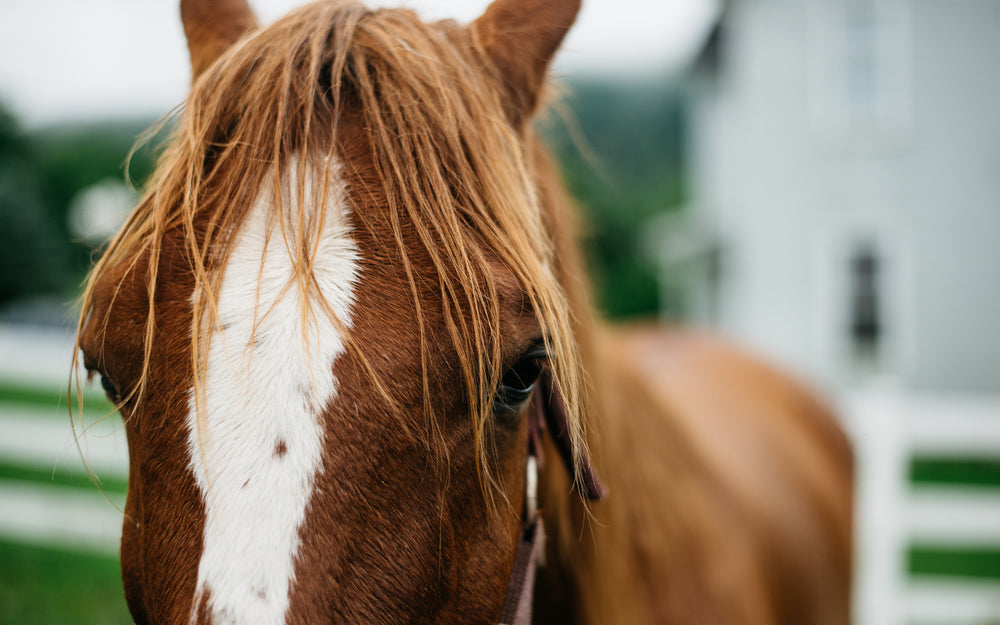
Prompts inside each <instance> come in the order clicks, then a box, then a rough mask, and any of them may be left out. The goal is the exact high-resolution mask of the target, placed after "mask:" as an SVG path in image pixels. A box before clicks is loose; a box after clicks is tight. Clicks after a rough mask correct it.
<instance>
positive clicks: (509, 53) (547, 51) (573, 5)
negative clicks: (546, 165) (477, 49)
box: [472, 0, 580, 124]
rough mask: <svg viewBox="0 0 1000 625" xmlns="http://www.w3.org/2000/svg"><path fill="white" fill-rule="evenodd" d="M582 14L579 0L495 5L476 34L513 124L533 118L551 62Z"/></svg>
mask: <svg viewBox="0 0 1000 625" xmlns="http://www.w3.org/2000/svg"><path fill="white" fill-rule="evenodd" d="M579 11H580V0H494V2H493V4H491V5H490V6H489V7H488V8H487V9H486V12H485V13H484V14H483V15H482V16H481V17H480V18H479V19H477V20H476V21H475V22H473V24H472V33H473V37H474V39H475V40H476V41H477V44H478V45H479V46H481V48H482V49H483V51H484V52H485V53H486V56H487V57H488V58H489V60H490V61H491V62H492V63H493V64H494V65H495V66H496V69H497V70H498V72H499V78H500V80H502V81H503V83H504V88H505V91H506V93H505V95H506V96H507V97H508V101H507V103H506V104H507V106H508V108H509V113H510V117H511V119H512V121H514V123H515V124H520V123H521V122H522V121H523V120H525V119H527V118H529V117H531V114H532V113H534V111H535V106H536V105H537V104H538V93H539V91H541V89H542V86H543V85H544V84H545V76H546V73H547V70H548V67H549V62H550V61H551V60H552V57H553V56H554V55H555V53H556V50H557V49H558V48H559V44H560V43H562V40H563V37H565V36H566V32H567V31H568V30H569V28H570V26H572V25H573V22H574V21H575V20H576V14H577V13H578V12H579Z"/></svg>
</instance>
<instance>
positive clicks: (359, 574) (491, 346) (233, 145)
mask: <svg viewBox="0 0 1000 625" xmlns="http://www.w3.org/2000/svg"><path fill="white" fill-rule="evenodd" d="M184 4H185V5H188V6H186V8H185V11H184V12H185V18H184V19H185V30H186V32H187V33H188V35H189V47H190V51H191V57H192V65H193V74H194V76H195V82H194V85H193V87H192V94H191V97H190V99H189V102H188V105H187V109H186V111H185V113H184V117H183V119H182V120H181V121H180V124H179V126H178V130H177V131H176V134H175V136H174V138H173V142H172V144H171V146H170V147H169V148H168V150H167V152H166V153H165V154H164V156H163V157H162V159H161V162H160V164H159V166H158V168H157V173H156V175H155V177H154V179H153V181H152V182H151V184H150V186H149V189H148V191H147V193H146V195H145V197H144V199H143V201H142V203H141V204H140V206H139V207H138V209H137V210H136V212H135V213H134V214H133V215H132V217H131V218H130V220H129V222H128V223H127V224H126V226H125V227H124V229H123V231H122V232H121V233H120V234H119V235H118V236H117V237H116V239H115V240H114V241H113V242H112V244H111V245H110V247H109V249H108V251H107V252H106V254H105V255H104V256H103V257H102V259H101V261H100V262H99V263H98V265H97V267H95V270H94V272H93V273H92V276H91V278H90V280H89V282H88V286H87V290H86V293H85V295H84V302H83V304H84V305H83V311H84V312H83V316H82V317H81V322H80V333H79V344H80V347H81V348H82V350H83V352H84V354H85V359H86V364H87V366H88V368H91V369H94V370H98V371H100V372H101V373H102V374H103V375H106V376H107V377H108V378H109V379H111V380H112V381H113V382H114V384H115V385H116V386H117V387H118V389H119V391H120V393H121V395H122V396H123V398H124V399H123V401H122V406H121V411H122V414H123V415H124V417H125V420H126V430H127V434H128V438H129V453H130V482H129V497H128V502H127V504H126V522H125V531H124V534H123V542H122V564H123V578H124V581H125V589H126V595H127V597H128V600H129V606H130V609H131V611H132V614H133V617H134V619H135V621H136V623H138V624H140V625H141V624H142V623H167V622H180V621H186V620H187V618H188V615H189V614H190V613H191V608H192V606H191V602H192V598H193V591H194V580H195V576H196V573H197V566H198V559H199V555H200V549H201V536H202V531H203V523H204V510H203V506H202V503H201V498H200V494H199V493H198V490H197V488H196V486H195V484H194V480H193V478H192V476H191V474H190V472H189V470H188V469H187V450H186V440H187V432H186V431H185V428H184V427H183V426H182V425H180V424H181V423H183V420H184V415H185V414H186V413H187V410H188V407H187V398H188V393H189V389H193V392H194V396H195V398H196V403H197V405H199V406H201V405H202V401H201V400H200V399H199V397H200V395H199V394H200V393H201V390H200V388H201V384H202V367H203V358H204V354H205V353H206V352H205V350H206V349H207V345H206V343H207V341H206V340H205V339H204V337H205V336H206V335H207V333H206V331H205V330H206V329H207V328H208V327H210V324H213V323H217V322H218V321H219V320H217V319H216V318H215V313H214V310H215V300H214V298H215V293H216V291H217V288H218V283H219V279H220V277H219V274H220V272H219V268H221V267H222V266H224V263H225V260H226V256H227V254H228V249H229V244H230V243H231V240H232V239H231V237H232V236H233V233H234V232H236V231H238V228H239V227H240V224H241V223H242V220H243V218H244V217H245V215H246V212H247V210H248V208H249V206H250V203H251V201H252V200H253V198H254V197H255V195H256V194H257V193H258V192H259V190H260V188H261V187H262V185H263V183H264V181H265V180H267V179H269V178H271V179H275V180H277V181H278V183H277V184H276V185H275V189H276V190H275V194H276V195H275V197H276V199H278V198H279V193H280V188H281V186H282V185H285V186H288V185H302V184H304V180H303V179H301V178H300V179H291V180H283V179H282V175H283V173H284V172H285V167H286V165H287V164H288V162H289V159H290V157H291V156H292V155H293V154H297V155H299V157H300V158H304V159H308V160H310V161H311V162H313V163H314V164H316V165H318V166H320V167H321V171H325V175H326V176H327V178H325V179H324V181H323V182H324V183H330V182H332V180H331V178H330V177H331V176H332V175H333V172H330V171H329V170H328V169H326V170H324V169H322V163H324V162H326V161H325V159H326V158H329V157H334V158H336V159H337V160H338V161H339V162H340V163H341V164H342V169H341V171H340V172H339V175H340V176H341V177H342V178H343V179H344V182H345V183H346V187H347V189H348V195H349V201H350V205H351V206H350V208H351V212H350V216H349V219H350V223H351V226H352V236H353V238H354V239H355V241H356V243H357V245H358V248H359V249H360V250H361V257H362V260H361V263H362V267H361V278H360V280H359V283H358V285H357V288H356V293H355V302H354V305H353V310H354V311H355V313H354V314H353V325H352V326H351V328H350V329H349V330H347V329H346V328H343V329H344V330H345V331H347V332H348V335H347V340H348V346H349V349H348V351H347V353H346V354H345V355H343V356H342V357H341V358H339V359H338V361H337V362H336V363H335V366H334V370H333V371H332V374H333V375H335V376H336V378H337V380H338V388H339V391H338V396H337V398H336V400H335V401H334V402H332V403H331V405H330V406H328V407H327V410H326V411H325V412H324V414H323V419H324V423H325V428H326V430H327V440H330V441H336V444H335V445H329V446H328V448H327V449H326V450H325V456H324V463H323V467H322V470H321V473H320V474H319V476H318V477H317V483H316V490H315V493H314V495H313V498H312V500H311V502H310V513H309V514H308V515H307V519H306V523H305V526H304V527H303V528H302V530H301V539H302V545H301V548H300V551H299V554H298V557H297V560H296V581H295V583H294V584H293V587H292V589H291V607H290V610H289V614H288V622H289V623H317V622H359V623H360V622H365V623H369V622H370V623H413V622H427V623H431V622H433V623H489V622H491V621H492V619H493V617H494V615H496V614H497V613H498V612H499V609H500V605H501V603H502V601H503V596H504V592H505V589H506V583H507V576H508V575H509V572H510V569H511V566H512V564H513V546H514V544H515V541H516V537H517V532H518V529H519V525H520V511H521V509H522V499H523V484H524V462H525V453H526V448H525V440H526V425H525V423H524V422H523V421H520V422H517V423H513V424H499V423H497V422H496V421H495V420H494V419H493V418H492V414H491V409H490V406H491V399H492V394H493V390H494V389H495V388H496V385H497V382H498V380H499V379H500V377H501V376H502V375H503V373H504V372H505V371H506V370H507V369H508V368H509V367H510V366H512V365H513V363H515V362H516V361H517V359H518V357H519V356H520V355H521V354H522V353H524V351H525V350H526V349H527V348H528V347H530V345H531V344H532V342H534V341H537V340H544V341H545V343H546V345H547V346H548V349H549V351H550V353H551V355H552V358H551V361H550V367H552V369H553V373H554V377H555V380H556V385H557V388H558V391H559V393H560V395H561V397H562V399H563V402H564V403H565V404H566V407H567V412H568V417H569V427H570V435H571V438H572V440H573V442H574V448H575V449H576V453H577V459H579V458H581V457H583V454H584V452H585V450H586V449H587V447H588V445H589V447H590V448H591V451H592V452H593V457H594V462H595V463H596V465H597V468H598V472H599V473H600V474H601V475H602V477H604V479H605V481H606V482H607V483H608V485H609V487H610V490H611V495H610V496H609V497H608V499H607V500H606V501H602V502H599V503H597V504H594V505H593V506H592V507H591V508H590V509H589V510H588V509H587V507H586V506H585V504H584V503H583V502H582V501H580V500H579V499H578V498H577V497H576V495H573V494H571V491H570V483H571V480H572V479H574V474H573V473H572V472H567V471H566V470H565V468H563V467H562V466H561V465H559V464H558V463H556V462H549V463H548V464H547V466H546V471H545V474H544V475H543V476H542V480H543V491H542V499H543V501H542V504H543V506H544V510H545V515H546V522H547V526H548V528H549V533H550V535H551V538H552V539H551V540H550V543H549V551H550V553H549V558H548V560H549V563H550V564H549V566H548V567H547V568H546V569H545V570H544V571H543V572H542V577H541V579H540V580H539V592H538V595H537V601H536V603H537V605H536V613H537V616H538V620H539V621H543V620H547V621H549V622H581V623H611V622H621V623H676V624H678V625H683V624H685V623H692V624H693V623H706V622H711V623H734V624H736V623H741V624H757V623H760V624H762V625H763V624H769V623H789V624H790V623H816V624H826V623H830V624H831V625H833V624H842V623H845V622H847V605H848V599H849V576H850V547H851V544H850V543H851V541H850V536H851V534H850V479H851V474H850V453H849V450H848V449H847V447H846V444H845V443H844V440H843V436H842V434H841V433H840V432H839V430H838V429H837V427H836V426H835V424H834V423H833V421H832V420H831V419H830V418H829V416H828V415H827V414H826V413H825V411H823V409H822V408H821V407H819V406H818V405H816V404H815V402H814V401H813V400H812V399H810V398H809V396H808V395H807V394H806V393H804V392H803V391H801V390H800V389H798V388H797V387H796V386H794V385H793V384H791V383H790V382H788V381H786V380H785V379H784V378H782V377H781V376H779V375H777V374H775V373H773V372H771V371H770V370H768V369H766V368H765V367H763V366H761V365H759V364H757V363H754V362H752V361H750V360H748V359H747V358H746V357H744V356H742V355H740V354H739V353H737V352H735V351H733V350H731V349H730V348H728V347H725V346H723V345H720V344H718V343H716V342H714V341H712V340H709V339H706V338H703V337H696V336H692V335H687V334H684V333H681V332H677V331H664V330H659V329H652V328H637V329H633V330H629V331H611V330H605V329H602V327H601V326H600V325H599V324H597V323H596V322H594V320H593V319H591V317H590V314H591V313H590V307H589V297H588V294H587V291H586V287H585V284H584V282H583V279H582V272H581V267H580V261H579V254H578V251H577V249H576V242H575V227H574V224H573V215H572V209H571V207H570V204H569V202H568V201H567V199H566V198H565V196H564V194H563V192H562V190H561V187H560V185H559V183H558V176H556V175H555V173H554V170H553V168H552V166H551V164H550V162H549V160H548V157H547V155H546V154H545V152H544V150H543V149H542V148H541V147H540V146H539V144H538V142H537V141H536V140H535V138H534V137H533V135H532V132H531V129H530V126H529V125H526V124H524V123H523V122H524V120H525V119H527V118H528V117H530V115H531V113H532V112H533V110H534V108H535V107H536V104H537V101H538V98H539V90H540V89H541V88H542V86H543V80H544V75H545V70H546V67H547V65H548V61H549V59H550V58H551V55H552V54H553V52H554V51H555V49H556V47H557V46H558V44H559V42H560V41H561V39H562V37H563V35H564V34H565V31H566V29H567V28H568V27H569V25H570V23H571V22H572V19H573V17H574V16H575V14H576V11H577V9H578V6H579V5H578V3H577V2H575V1H572V0H568V1H566V2H535V1H534V0H498V2H496V3H494V5H493V6H491V7H490V9H489V10H488V11H487V13H486V14H485V15H484V16H483V17H482V18H480V19H479V20H477V21H476V22H475V23H474V25H473V26H472V27H471V28H470V29H465V28H462V27H459V26H457V25H455V24H453V23H451V22H442V23H439V24H435V25H430V26H428V25H424V24H422V23H420V22H419V21H418V20H416V18H415V17H414V16H413V15H412V14H411V13H409V12H406V11H398V10H380V11H368V10H366V9H363V8H361V7H359V6H357V5H354V4H352V3H349V2H336V1H334V2H320V3H317V4H314V5H310V6H308V7H306V8H304V9H301V10H299V11H297V12H295V13H293V14H291V15H289V16H288V17H286V18H284V19H283V20H281V21H280V22H278V23H277V24H275V25H274V26H272V27H270V28H268V29H265V30H261V31H252V30H249V29H251V28H252V23H253V22H252V14H251V13H250V12H249V9H248V8H247V7H246V6H245V5H243V4H241V3H238V2H229V1H227V2H220V3H218V4H212V3H211V2H209V4H207V5H203V6H202V5H197V4H196V3H194V2H188V0H185V2H184ZM206 7H207V8H206ZM527 16H530V18H531V19H525V18H526V17H527ZM305 169H306V168H300V170H299V171H300V172H301V171H304V170H305ZM276 204H277V209H276V213H275V215H273V219H275V223H279V224H281V225H282V228H283V229H284V230H283V232H285V233H286V236H288V234H287V233H296V234H295V235H293V236H295V237H298V238H296V239H295V240H293V241H291V243H290V244H289V245H290V249H294V250H298V251H299V254H300V257H299V267H298V272H297V275H296V278H295V280H294V284H291V285H289V287H290V288H295V289H298V290H299V292H300V293H301V294H302V295H303V296H305V297H306V299H310V298H311V300H312V301H313V302H314V307H315V308H314V310H313V311H306V312H305V313H304V314H306V315H308V314H317V315H326V316H328V317H330V322H331V323H335V324H341V326H342V323H341V320H338V319H336V318H335V317H334V316H333V315H332V313H331V312H330V311H329V309H328V307H326V306H325V305H324V303H323V302H322V301H316V298H315V292H314V288H313V286H312V281H311V271H312V269H311V264H312V258H313V256H312V254H313V250H315V249H316V241H315V235H313V236H310V233H317V232H320V231H321V230H322V229H321V228H310V227H298V225H305V224H306V223H307V222H306V221H305V220H307V219H310V217H308V215H309V214H310V213H309V212H308V211H306V210H305V207H303V206H301V205H300V206H294V205H293V206H287V205H282V204H281V203H280V202H277V203H276ZM327 208H328V207H325V206H321V207H318V212H317V214H318V215H319V217H318V218H320V219H322V216H323V215H324V214H325V210H326V209H327ZM286 225H287V226H291V227H290V228H288V227H286ZM275 244H279V243H275ZM194 294H197V296H196V297H194ZM248 314H250V312H248ZM196 320H199V321H196ZM588 380H589V383H588V382H587V381H588ZM720 389H725V392H723V391H721V390H720ZM209 417H210V415H203V414H201V409H200V408H199V418H200V419H202V423H203V420H204V419H206V418H209ZM248 418H252V415H248ZM588 423H589V424H590V425H589V428H588V427H587V424H588ZM546 444H547V445H551V441H548V442H547V443H546ZM281 451H282V450H281V449H280V445H279V446H278V447H276V448H275V453H280V452H281ZM549 452H550V453H548V454H547V455H548V457H549V458H555V457H557V456H556V453H555V452H554V450H552V449H550V450H549ZM251 478H252V476H248V479H251ZM198 607H199V610H198V613H199V615H200V616H199V620H200V622H207V619H208V615H209V612H208V611H207V608H206V604H204V603H203V604H202V605H200V606H198Z"/></svg>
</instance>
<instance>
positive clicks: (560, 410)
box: [500, 371, 607, 625]
mask: <svg viewBox="0 0 1000 625" xmlns="http://www.w3.org/2000/svg"><path fill="white" fill-rule="evenodd" d="M539 385H540V387H541V388H540V389H539V391H540V392H538V393H535V397H534V399H533V400H532V403H533V405H532V406H530V407H529V408H528V415H527V417H528V466H527V471H526V485H525V490H526V492H525V501H524V505H525V513H524V514H525V522H524V526H523V527H522V528H521V537H520V539H518V542H517V553H516V554H515V556H514V569H513V570H512V571H511V574H510V581H509V582H508V583H507V597H506V598H505V599H504V602H503V608H502V609H501V611H500V625H531V611H532V607H533V606H532V604H533V603H534V596H535V571H536V570H537V568H538V564H539V562H541V561H542V557H543V555H544V553H545V524H544V523H543V522H542V512H541V510H538V509H537V504H538V502H537V487H538V472H539V471H541V470H542V468H543V467H544V464H545V456H544V455H543V453H542V444H541V443H542V441H541V436H542V431H543V430H544V429H545V428H546V427H547V428H548V430H549V433H550V434H551V435H552V440H553V442H554V443H555V446H556V449H557V450H558V451H559V456H560V458H562V461H563V462H564V463H565V464H566V468H567V469H569V472H570V474H571V475H572V474H574V468H573V467H574V463H573V442H572V439H571V438H570V436H569V427H568V424H567V422H566V408H565V407H564V406H563V403H562V399H561V398H560V397H559V392H558V389H556V387H555V385H554V384H553V382H552V377H551V375H550V374H549V372H548V371H545V372H544V373H543V374H542V378H541V380H539ZM577 460H578V462H579V463H580V467H579V469H580V470H579V479H578V480H574V484H573V485H574V488H576V490H577V491H578V492H579V493H580V494H581V495H582V496H584V497H586V498H587V499H590V500H591V501H596V500H598V499H602V498H604V496H605V495H606V494H607V491H606V490H605V488H604V485H603V484H601V481H600V480H599V479H598V478H597V473H596V472H595V471H594V467H593V465H591V463H590V458H589V457H588V456H587V454H586V452H581V453H580V454H579V457H578V458H577Z"/></svg>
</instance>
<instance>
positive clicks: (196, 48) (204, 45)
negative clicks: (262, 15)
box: [181, 0, 257, 82]
mask: <svg viewBox="0 0 1000 625" xmlns="http://www.w3.org/2000/svg"><path fill="white" fill-rule="evenodd" d="M181 21H182V22H183V23H184V34H185V35H187V42H188V52H190V53H191V82H194V81H195V80H197V78H198V76H200V75H201V73H202V72H204V71H205V70H206V69H208V66H209V65H211V64H212V63H214V62H215V59H217V58H219V57H220V56H221V55H222V53H223V52H225V51H226V49H227V48H228V47H229V46H231V45H233V43H235V42H236V40H237V39H239V38H240V37H242V36H243V35H244V34H246V33H247V32H249V31H250V30H253V29H254V28H256V27H257V18H256V17H254V14H253V11H252V10H250V6H249V5H248V4H247V3H246V0H181Z"/></svg>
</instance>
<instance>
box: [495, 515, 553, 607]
mask: <svg viewBox="0 0 1000 625" xmlns="http://www.w3.org/2000/svg"><path fill="white" fill-rule="evenodd" d="M544 549H545V524H544V523H543V522H542V515H541V513H540V512H536V513H535V520H534V521H532V522H531V523H527V524H525V526H524V528H523V529H522V530H521V539H520V540H519V541H518V543H517V555H516V556H514V570H513V571H511V574H510V582H509V583H508V584H507V597H506V599H504V602H503V609H502V610H501V611H500V625H531V610H532V604H533V601H534V596H535V571H536V569H537V568H538V560H539V558H541V554H542V551H543V550H544Z"/></svg>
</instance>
